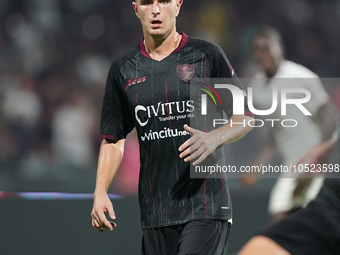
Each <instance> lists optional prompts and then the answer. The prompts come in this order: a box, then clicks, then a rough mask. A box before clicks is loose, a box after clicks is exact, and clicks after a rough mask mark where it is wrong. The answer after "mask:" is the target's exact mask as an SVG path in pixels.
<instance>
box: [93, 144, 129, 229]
mask: <svg viewBox="0 0 340 255" xmlns="http://www.w3.org/2000/svg"><path fill="white" fill-rule="evenodd" d="M124 144H125V139H121V140H118V141H117V142H108V141H107V140H105V139H104V140H103V141H102V144H101V147H100V153H99V159H98V169H97V179H96V188H95V191H94V202H93V208H92V212H91V218H92V226H93V227H94V228H95V229H97V230H98V231H100V232H103V231H104V229H110V230H111V231H112V230H113V227H115V226H116V223H114V222H112V221H109V220H107V218H106V216H105V213H106V212H107V213H108V215H109V217H110V218H111V219H112V220H115V219H116V214H115V212H114V210H113V205H112V203H111V201H110V199H109V198H108V196H107V192H108V189H109V186H110V184H111V182H112V180H113V178H114V176H115V174H116V173H117V171H118V168H119V165H120V163H121V161H122V159H123V153H124Z"/></svg>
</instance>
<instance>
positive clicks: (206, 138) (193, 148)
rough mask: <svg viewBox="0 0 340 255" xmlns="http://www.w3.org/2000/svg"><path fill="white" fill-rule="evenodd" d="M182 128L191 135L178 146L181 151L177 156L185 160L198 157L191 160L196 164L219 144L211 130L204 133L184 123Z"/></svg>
mask: <svg viewBox="0 0 340 255" xmlns="http://www.w3.org/2000/svg"><path fill="white" fill-rule="evenodd" d="M184 129H185V130H186V131H187V132H189V133H190V134H191V135H192V136H191V138H189V139H188V140H186V141H185V143H183V144H182V145H181V146H180V147H179V151H180V152H181V153H180V155H179V157H180V158H184V161H185V162H189V161H191V160H194V159H196V158H198V159H197V160H196V161H194V162H193V165H194V166H196V165H198V164H200V163H201V162H203V160H205V159H206V157H208V156H209V155H210V154H211V153H213V152H214V151H215V150H216V148H217V146H218V145H219V144H218V139H217V137H216V135H214V134H212V133H211V132H210V133H205V132H202V131H199V130H197V129H194V128H191V127H189V126H188V125H186V124H185V125H184Z"/></svg>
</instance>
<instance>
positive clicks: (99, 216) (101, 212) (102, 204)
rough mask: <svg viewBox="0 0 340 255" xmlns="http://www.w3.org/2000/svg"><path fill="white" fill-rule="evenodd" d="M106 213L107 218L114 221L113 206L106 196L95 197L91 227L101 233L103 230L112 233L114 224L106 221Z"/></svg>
mask: <svg viewBox="0 0 340 255" xmlns="http://www.w3.org/2000/svg"><path fill="white" fill-rule="evenodd" d="M106 212H107V213H108V214H109V217H110V218H111V219H112V220H115V219H116V214H115V212H114V210H113V205H112V203H111V201H110V199H109V198H108V196H107V195H106V194H105V195H101V196H95V198H94V202H93V208H92V212H91V218H92V226H93V227H94V228H95V229H97V230H98V231H99V232H102V233H103V232H104V229H109V230H111V231H112V230H113V228H114V227H116V226H117V224H116V223H115V222H113V221H108V220H107V218H106V216H105V213H106Z"/></svg>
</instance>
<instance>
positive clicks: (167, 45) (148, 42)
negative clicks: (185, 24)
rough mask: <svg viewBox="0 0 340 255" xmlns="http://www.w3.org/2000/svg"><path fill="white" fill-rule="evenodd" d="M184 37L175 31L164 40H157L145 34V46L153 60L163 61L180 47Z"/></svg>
mask: <svg viewBox="0 0 340 255" xmlns="http://www.w3.org/2000/svg"><path fill="white" fill-rule="evenodd" d="M181 39H182V35H181V34H179V33H177V31H176V30H175V29H173V30H172V31H171V32H170V33H169V34H168V35H167V36H165V37H164V38H159V39H158V38H155V37H152V36H150V35H148V34H144V46H145V50H146V52H147V53H148V54H149V55H150V57H151V58H152V59H155V60H158V61H161V60H162V59H164V58H166V57H167V56H169V55H170V54H171V53H172V52H173V51H174V50H175V49H177V47H178V46H179V44H180V42H181Z"/></svg>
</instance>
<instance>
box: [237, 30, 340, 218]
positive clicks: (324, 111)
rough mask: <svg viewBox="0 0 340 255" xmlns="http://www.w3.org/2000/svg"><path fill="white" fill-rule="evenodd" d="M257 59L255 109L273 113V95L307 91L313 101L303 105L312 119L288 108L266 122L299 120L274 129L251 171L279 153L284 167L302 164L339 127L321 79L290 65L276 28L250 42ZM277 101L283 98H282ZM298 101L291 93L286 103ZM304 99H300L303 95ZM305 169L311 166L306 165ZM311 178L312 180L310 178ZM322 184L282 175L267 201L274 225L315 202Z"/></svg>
mask: <svg viewBox="0 0 340 255" xmlns="http://www.w3.org/2000/svg"><path fill="white" fill-rule="evenodd" d="M252 50H253V56H254V59H255V61H256V64H257V65H258V67H259V69H260V71H259V72H258V73H257V74H256V75H255V77H254V79H253V80H252V82H251V84H250V86H251V87H252V89H253V91H254V92H253V101H254V105H256V109H261V110H264V109H266V110H267V109H270V108H271V105H272V104H273V103H272V101H273V100H272V95H273V91H274V90H277V91H279V92H280V90H282V89H285V88H304V89H307V90H308V91H309V92H310V94H311V98H310V100H309V102H307V103H305V104H304V106H305V107H307V109H308V111H310V112H311V114H312V116H308V115H304V114H301V111H300V109H299V108H298V107H296V106H295V105H292V106H288V107H290V108H288V107H287V114H286V115H285V116H283V115H280V112H279V110H280V107H278V109H279V110H276V111H275V112H274V113H272V114H270V115H269V116H266V117H267V118H268V119H276V120H280V121H282V120H284V119H295V120H296V121H297V123H298V124H297V125H296V126H295V127H283V126H281V125H279V124H278V123H280V122H275V124H270V125H272V126H270V127H268V130H267V141H266V145H265V146H264V148H263V150H262V151H261V152H260V154H259V155H258V157H257V158H256V160H255V162H253V164H252V165H254V166H260V165H266V164H268V163H269V162H270V160H271V159H272V158H273V156H274V155H275V153H276V151H279V152H280V154H281V155H282V156H283V165H284V166H290V165H291V164H296V163H297V161H298V159H299V158H300V157H302V155H304V154H305V153H307V152H308V151H309V150H310V149H311V148H313V147H314V146H316V145H318V144H320V143H321V142H322V141H325V140H327V139H329V138H330V136H331V135H332V133H333V132H334V130H335V127H336V123H337V120H336V116H337V111H336V108H335V107H334V106H333V105H332V103H331V101H330V99H329V96H328V94H327V92H326V91H325V89H324V87H323V85H322V83H321V80H320V78H319V77H318V76H317V74H315V73H313V72H312V71H310V70H309V69H307V68H306V67H304V66H302V65H299V64H297V63H294V62H292V61H289V60H286V59H285V58H284V47H283V44H282V38H281V34H280V33H279V31H277V30H276V29H274V28H272V27H261V28H260V29H259V30H258V31H257V32H256V33H255V34H254V35H253V37H252ZM278 95H279V94H278ZM291 97H293V98H297V97H298V96H296V95H295V94H294V93H288V98H291ZM300 97H301V94H300ZM303 163H305V164H311V162H310V160H309V159H306V161H305V162H303ZM256 177H257V174H254V173H252V174H247V175H246V176H245V178H243V182H244V183H246V184H247V185H251V184H253V183H254V182H255V181H256ZM307 177H308V178H307ZM322 183H323V178H322V176H321V175H319V176H317V177H315V176H314V177H313V176H306V175H302V174H299V173H298V172H297V173H281V174H280V177H279V178H278V180H277V181H276V184H275V185H274V187H273V189H272V191H271V194H270V200H269V212H270V214H271V215H272V217H273V219H274V220H277V219H281V218H282V217H284V216H286V215H287V214H290V213H292V212H295V211H296V210H297V209H299V208H300V207H301V206H305V205H306V204H307V203H308V202H309V201H311V200H312V199H314V198H315V196H316V195H317V193H318V192H319V190H320V188H321V186H322Z"/></svg>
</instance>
